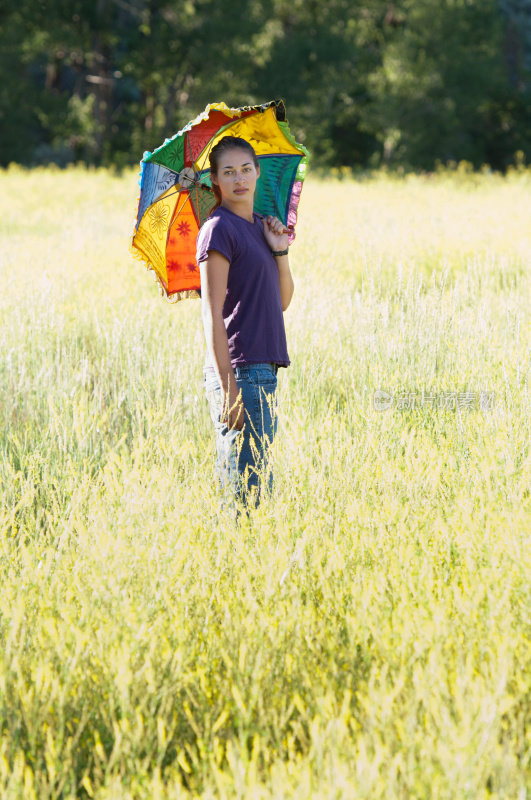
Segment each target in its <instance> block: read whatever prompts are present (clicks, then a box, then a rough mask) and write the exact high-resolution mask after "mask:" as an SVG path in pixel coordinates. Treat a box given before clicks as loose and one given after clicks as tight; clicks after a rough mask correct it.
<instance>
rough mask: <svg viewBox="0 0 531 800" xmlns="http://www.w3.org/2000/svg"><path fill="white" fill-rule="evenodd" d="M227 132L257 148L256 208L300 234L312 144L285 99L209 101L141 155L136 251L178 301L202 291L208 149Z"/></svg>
mask: <svg viewBox="0 0 531 800" xmlns="http://www.w3.org/2000/svg"><path fill="white" fill-rule="evenodd" d="M224 136H238V137H241V138H242V139H245V140H246V141H248V142H249V143H250V144H251V145H252V146H253V148H254V150H255V152H256V155H257V156H258V160H259V163H260V178H259V179H258V183H257V186H256V193H255V202H254V210H255V211H256V213H257V214H262V215H268V214H271V215H274V216H276V217H278V218H279V219H280V220H282V222H283V223H284V224H285V225H286V227H287V228H289V229H290V237H289V238H290V243H291V241H293V239H294V237H295V232H294V228H295V223H296V221H297V206H298V204H299V198H300V193H301V189H302V182H303V180H304V175H305V172H306V166H307V163H308V151H307V150H306V148H305V147H303V146H302V145H300V144H297V143H296V142H295V139H294V138H293V136H292V135H291V133H290V130H289V127H288V124H287V121H286V110H285V107H284V103H283V102H282V101H272V102H270V103H265V104H264V105H260V106H245V107H243V108H228V106H226V105H225V103H213V104H212V105H208V106H207V107H206V109H205V110H204V112H203V113H202V114H200V115H199V116H198V117H196V118H195V119H194V120H193V121H192V122H190V123H189V124H188V125H187V126H186V127H185V128H183V130H182V131H180V132H179V133H177V134H175V136H173V137H172V138H171V139H166V141H165V142H164V144H163V145H161V147H158V148H157V149H156V150H155V151H154V152H153V153H150V152H146V153H144V157H143V159H142V161H141V162H140V165H141V168H142V171H141V173H140V197H139V199H138V212H137V219H136V225H135V230H134V233H133V238H132V243H131V244H132V252H133V254H134V255H135V256H138V257H139V258H141V259H142V260H143V261H144V262H145V263H146V264H147V266H148V267H149V268H150V269H153V270H154V271H155V274H156V277H157V280H158V282H159V284H160V286H161V288H162V290H163V293H164V294H165V295H166V296H167V297H168V298H169V299H171V300H172V301H176V300H180V299H182V298H183V297H198V296H199V290H200V288H201V285H200V277H199V268H198V266H197V263H196V260H195V247H196V238H197V234H198V231H199V228H200V227H201V225H202V224H203V222H204V221H205V219H206V218H207V217H208V215H209V214H210V213H211V211H212V209H213V208H214V206H215V204H216V199H215V197H214V192H213V191H212V187H211V183H210V170H209V160H208V157H209V154H210V151H211V149H212V148H213V147H214V146H215V145H216V144H217V143H218V142H219V140H220V139H222V138H223V137H224Z"/></svg>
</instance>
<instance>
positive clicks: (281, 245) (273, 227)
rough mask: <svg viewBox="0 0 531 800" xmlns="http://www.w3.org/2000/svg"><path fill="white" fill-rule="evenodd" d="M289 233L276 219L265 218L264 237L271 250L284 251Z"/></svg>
mask: <svg viewBox="0 0 531 800" xmlns="http://www.w3.org/2000/svg"><path fill="white" fill-rule="evenodd" d="M288 234H289V231H288V229H287V228H286V227H285V225H284V223H283V222H281V221H280V220H279V219H278V218H277V217H271V216H269V217H266V218H265V220H264V236H265V240H266V242H267V243H268V245H269V247H270V248H271V250H285V249H286V247H287V246H288V243H289V240H288Z"/></svg>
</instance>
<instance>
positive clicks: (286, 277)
mask: <svg viewBox="0 0 531 800" xmlns="http://www.w3.org/2000/svg"><path fill="white" fill-rule="evenodd" d="M275 261H276V262H277V267H278V282H279V285H280V302H281V303H282V311H285V310H286V309H287V307H288V306H289V304H290V303H291V298H292V297H293V291H294V289H295V286H294V284H293V277H292V274H291V270H290V268H289V257H288V256H287V255H286V256H275Z"/></svg>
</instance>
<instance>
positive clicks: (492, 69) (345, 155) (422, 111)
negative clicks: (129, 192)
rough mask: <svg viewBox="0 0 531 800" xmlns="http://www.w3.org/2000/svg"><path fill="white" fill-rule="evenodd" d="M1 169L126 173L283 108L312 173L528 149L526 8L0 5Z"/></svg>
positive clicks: (437, 2)
mask: <svg viewBox="0 0 531 800" xmlns="http://www.w3.org/2000/svg"><path fill="white" fill-rule="evenodd" d="M0 40H1V42H2V47H1V48H0V137H1V138H0V165H2V166H5V165H6V164H9V163H10V162H18V163H22V164H27V165H33V164H39V163H48V162H50V161H53V162H56V163H59V164H66V163H69V162H76V161H84V162H86V163H91V164H98V165H99V164H101V165H111V164H114V165H116V166H118V167H123V166H126V165H129V164H134V163H135V162H137V161H139V160H140V158H141V157H142V153H143V152H144V150H151V149H153V148H155V147H157V146H158V145H159V144H161V142H162V141H163V140H164V139H165V138H166V137H168V136H171V135H172V134H173V133H175V132H177V131H178V130H179V129H180V128H181V127H183V126H184V125H185V124H186V123H187V122H188V121H189V120H190V119H191V118H193V117H195V116H196V115H197V114H198V113H199V112H200V111H202V110H203V108H204V107H205V105H206V104H207V103H209V102H215V101H220V100H224V101H225V102H226V103H227V104H228V105H231V106H240V105H246V104H254V103H261V102H264V101H267V100H271V99H283V100H284V101H285V103H286V107H287V110H288V117H289V121H290V125H291V128H292V131H293V133H294V135H295V137H296V138H297V139H298V140H299V141H301V142H303V143H304V144H305V145H306V146H307V147H308V148H309V149H310V152H311V154H312V158H313V163H314V164H315V165H319V166H322V167H323V168H326V167H340V166H350V167H353V168H377V167H379V166H381V165H383V164H386V165H389V166H391V167H396V166H399V165H401V166H403V167H405V168H407V169H423V170H430V169H432V168H433V167H434V165H435V164H436V163H437V162H438V161H441V162H443V163H445V162H448V161H459V160H463V159H464V160H467V161H469V162H471V163H472V164H473V165H474V166H476V167H479V166H481V165H483V164H488V165H490V166H491V167H493V168H494V169H502V170H503V169H504V168H505V167H507V166H508V165H509V164H510V163H512V162H513V161H514V159H515V154H516V153H519V156H518V157H519V158H520V159H521V158H525V159H527V160H529V156H530V155H531V152H530V151H531V137H529V130H531V103H530V99H531V0H394V1H393V2H388V0H32V2H29V0H18V2H17V0H3V2H2V9H1V11H0Z"/></svg>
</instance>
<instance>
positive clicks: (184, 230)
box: [177, 220, 192, 236]
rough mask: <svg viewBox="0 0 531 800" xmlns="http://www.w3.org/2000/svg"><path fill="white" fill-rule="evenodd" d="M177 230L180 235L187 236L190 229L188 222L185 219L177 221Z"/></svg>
mask: <svg viewBox="0 0 531 800" xmlns="http://www.w3.org/2000/svg"><path fill="white" fill-rule="evenodd" d="M177 230H178V231H179V233H180V234H181V236H188V234H189V233H190V231H191V230H192V229H191V227H190V223H189V222H186V220H183V221H182V222H180V223H179V225H177Z"/></svg>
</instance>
